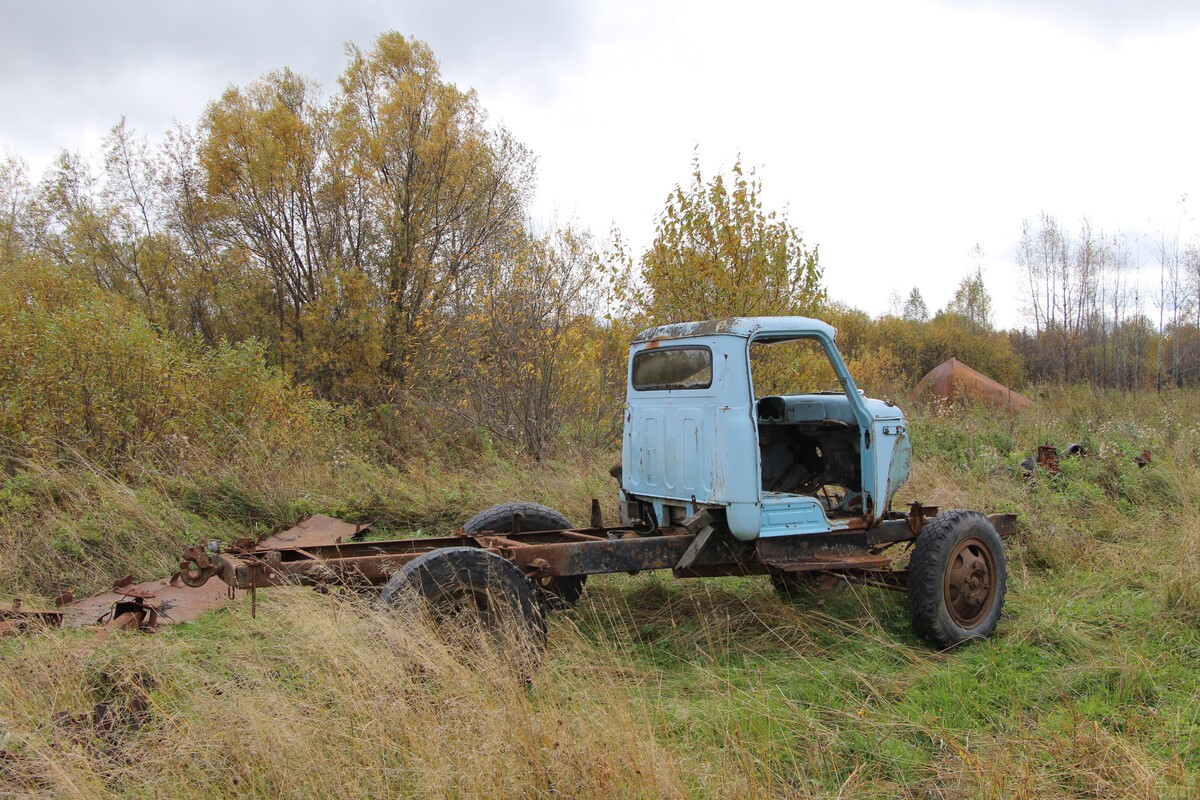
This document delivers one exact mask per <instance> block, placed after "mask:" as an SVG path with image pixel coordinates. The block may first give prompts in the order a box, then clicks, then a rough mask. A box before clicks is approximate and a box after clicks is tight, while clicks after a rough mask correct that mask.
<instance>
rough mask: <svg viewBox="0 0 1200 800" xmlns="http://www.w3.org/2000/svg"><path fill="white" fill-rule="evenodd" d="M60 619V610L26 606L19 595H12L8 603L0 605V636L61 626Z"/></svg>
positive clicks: (61, 614) (61, 615) (61, 617)
mask: <svg viewBox="0 0 1200 800" xmlns="http://www.w3.org/2000/svg"><path fill="white" fill-rule="evenodd" d="M62 621H63V613H62V612H61V611H45V610H42V609H38V608H26V607H25V605H24V604H23V603H22V602H21V598H19V597H14V598H13V601H12V603H11V604H9V605H0V636H17V635H19V634H23V633H32V632H34V631H40V630H45V629H46V628H58V627H61V626H62Z"/></svg>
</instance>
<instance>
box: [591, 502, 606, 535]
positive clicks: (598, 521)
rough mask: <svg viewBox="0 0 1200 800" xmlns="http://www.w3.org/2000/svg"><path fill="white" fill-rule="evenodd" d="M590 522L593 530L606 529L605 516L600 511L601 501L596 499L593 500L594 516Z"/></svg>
mask: <svg viewBox="0 0 1200 800" xmlns="http://www.w3.org/2000/svg"><path fill="white" fill-rule="evenodd" d="M590 521H591V525H592V527H593V528H603V527H604V514H603V513H602V512H601V511H600V501H599V500H597V499H596V498H595V497H593V498H592V516H591V520H590Z"/></svg>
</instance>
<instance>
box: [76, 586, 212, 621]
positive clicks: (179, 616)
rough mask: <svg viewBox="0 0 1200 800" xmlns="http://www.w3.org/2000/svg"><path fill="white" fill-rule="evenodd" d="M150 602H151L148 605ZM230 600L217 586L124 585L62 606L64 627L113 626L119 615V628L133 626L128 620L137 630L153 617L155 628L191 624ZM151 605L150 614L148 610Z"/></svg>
mask: <svg viewBox="0 0 1200 800" xmlns="http://www.w3.org/2000/svg"><path fill="white" fill-rule="evenodd" d="M150 601H152V602H150ZM228 601H229V591H228V589H227V587H226V586H225V585H224V584H220V583H216V584H213V585H211V586H205V587H202V588H192V587H189V586H184V585H178V584H172V582H171V580H170V579H166V580H159V581H147V582H145V583H138V584H126V585H125V586H121V587H118V588H116V589H114V591H111V592H105V593H104V594H99V595H96V596H95V597H85V598H83V599H81V600H76V601H74V602H72V603H70V604H68V605H66V606H64V607H63V613H64V624H65V625H67V626H69V627H82V626H85V625H93V624H95V623H96V622H97V620H103V624H107V625H110V626H113V625H115V623H116V620H117V619H118V618H120V617H122V615H126V614H128V615H130V616H126V617H125V618H124V620H123V621H122V623H121V624H122V625H132V620H131V618H130V617H133V618H139V619H137V622H138V624H137V627H138V628H142V627H143V625H142V623H143V621H145V620H146V619H147V618H148V617H150V616H153V617H154V621H153V623H152V624H154V625H173V624H175V623H179V622H193V621H195V620H197V619H199V618H200V615H201V614H203V613H204V612H206V611H209V610H211V609H214V608H217V607H219V606H221V605H223V604H225V603H226V602H228ZM145 606H153V612H154V613H153V614H151V613H150V609H149V608H144V607H145Z"/></svg>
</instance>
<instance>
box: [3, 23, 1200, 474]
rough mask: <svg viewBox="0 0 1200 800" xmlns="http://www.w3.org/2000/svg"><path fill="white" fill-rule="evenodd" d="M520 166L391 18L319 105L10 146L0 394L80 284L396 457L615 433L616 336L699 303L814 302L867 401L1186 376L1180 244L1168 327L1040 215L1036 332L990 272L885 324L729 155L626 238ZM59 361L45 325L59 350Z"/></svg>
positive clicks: (1034, 256) (280, 86)
mask: <svg viewBox="0 0 1200 800" xmlns="http://www.w3.org/2000/svg"><path fill="white" fill-rule="evenodd" d="M535 166H536V165H535V158H534V155H533V154H532V153H531V152H530V151H529V150H528V149H527V148H526V147H525V146H523V145H522V144H521V143H520V142H519V141H517V140H516V138H515V137H514V136H513V135H512V133H511V132H510V131H508V130H506V129H504V128H503V127H502V126H499V125H494V124H491V123H490V122H489V120H488V117H487V114H486V111H485V110H484V109H483V107H482V106H481V104H480V102H479V99H478V97H477V96H476V94H475V93H474V92H473V91H471V90H463V89H460V88H458V87H456V86H455V85H453V84H452V83H450V82H449V81H447V80H446V79H445V78H444V77H443V76H442V74H441V72H440V68H439V65H438V62H437V59H436V57H435V56H434V53H433V52H432V50H431V49H430V48H429V47H428V46H427V45H425V44H424V43H422V42H419V41H417V40H415V39H411V38H408V37H405V36H403V35H401V34H398V33H386V34H384V35H382V36H380V37H379V38H378V39H377V40H376V41H375V42H374V43H373V44H372V46H371V47H369V48H366V49H362V48H359V47H357V46H354V45H350V46H348V48H347V63H346V66H345V69H344V71H343V72H342V74H341V76H340V77H339V79H338V82H337V86H336V87H335V88H334V90H333V91H331V92H330V93H329V94H324V93H323V92H322V91H321V90H320V88H319V87H317V86H316V85H315V84H314V83H313V82H312V81H310V80H308V79H306V78H304V77H302V76H299V75H297V74H295V73H293V72H291V71H289V70H287V69H282V70H279V71H276V72H271V73H268V74H266V75H264V76H263V77H261V78H260V79H258V80H257V81H254V82H253V83H251V84H250V85H248V86H244V87H231V88H229V89H228V90H226V91H225V92H224V93H223V94H222V95H221V97H219V98H217V99H215V100H214V101H213V102H211V103H210V104H209V106H208V108H207V110H206V111H205V112H204V114H203V115H202V117H201V118H200V119H199V120H198V121H197V122H196V123H195V124H193V125H183V124H177V125H176V127H175V128H174V130H172V131H171V132H170V133H169V134H168V135H167V136H166V137H165V138H164V139H163V141H161V142H157V143H151V142H150V141H148V140H147V139H146V138H145V137H144V136H140V135H138V134H137V133H136V132H135V131H133V130H131V129H130V128H129V127H128V126H127V125H126V123H125V122H124V121H123V120H122V121H120V122H119V123H118V124H117V125H115V126H114V127H113V129H112V130H111V132H110V133H109V135H108V137H107V138H106V139H105V141H104V143H103V147H102V152H101V154H100V155H99V157H97V158H85V157H83V156H81V155H78V154H71V153H63V154H62V155H61V156H60V157H59V158H58V159H57V161H56V162H55V163H54V164H53V165H52V166H51V167H50V168H49V169H47V170H46V171H45V173H44V174H43V175H42V176H40V177H39V178H38V179H37V180H34V179H32V178H31V177H30V176H29V174H28V170H27V169H26V168H25V167H24V165H23V164H22V162H20V161H19V160H18V159H16V158H12V157H10V158H8V159H7V160H5V161H4V162H3V163H2V164H0V203H2V206H0V280H3V282H4V291H5V293H6V295H8V299H9V300H10V301H11V302H9V304H8V305H10V306H12V308H11V309H9V310H10V312H11V313H10V314H7V315H6V317H7V319H6V320H5V321H0V338H4V344H5V346H6V348H9V349H10V351H11V352H17V350H13V349H12V348H17V347H18V344H19V343H22V342H23V343H24V344H21V347H23V348H24V349H22V350H20V352H22V353H26V356H22V358H24V359H25V360H24V361H22V360H19V359H16V357H15V356H13V357H12V358H10V359H9V362H7V363H8V369H9V374H10V378H11V381H9V382H8V385H7V386H6V388H4V389H0V393H6V397H5V398H0V399H4V400H5V402H6V403H8V405H7V406H6V407H11V408H16V407H18V406H20V403H16V402H15V401H14V402H9V401H12V400H13V397H12V395H14V393H18V392H20V391H22V389H21V386H22V385H27V386H28V385H29V384H28V382H26V384H22V382H21V381H22V377H21V376H22V375H23V374H24V373H22V370H23V369H27V368H28V364H30V363H33V362H34V361H37V360H38V357H37V352H36V345H30V344H29V342H37V341H49V340H50V338H53V337H48V332H49V330H50V328H54V330H60V329H61V328H62V325H61V319H60V318H59V316H61V315H71V314H74V315H75V316H76V317H78V316H79V315H80V311H79V308H80V307H82V306H80V307H76V306H72V302H73V301H72V299H71V298H72V297H77V298H79V301H78V302H79V303H84V302H85V299H86V303H85V305H86V309H87V311H86V313H83V316H84V317H87V316H88V315H91V317H93V318H96V319H104V318H106V315H107V316H108V317H114V318H115V317H119V318H120V319H122V320H126V323H125V327H124V328H120V329H121V330H124V329H126V328H128V329H130V330H136V332H137V337H135V338H134V339H131V340H130V344H131V346H135V345H136V346H138V347H143V348H144V347H146V346H147V345H146V337H147V336H151V335H152V336H154V337H157V338H158V339H160V340H162V341H166V342H169V343H170V345H169V348H168V350H169V351H170V352H171V353H173V354H175V355H172V356H171V357H170V358H167V357H166V356H164V357H163V358H162V359H160V360H159V361H156V362H155V363H156V364H160V363H161V365H162V366H161V369H163V370H165V371H166V372H168V373H169V372H170V371H171V369H174V368H173V367H172V366H171V365H172V364H181V363H185V362H186V363H191V364H198V363H201V362H202V361H203V358H202V356H203V354H204V353H209V352H224V353H226V354H229V353H231V352H233V351H230V350H229V348H230V347H242V346H243V345H245V346H246V347H249V348H250V349H249V350H244V349H243V350H238V351H237V353H238V355H237V356H236V357H234V356H232V355H227V356H226V357H225V358H226V360H227V361H233V362H237V363H244V362H245V360H246V358H247V357H248V356H247V355H246V354H247V353H251V354H257V355H255V356H254V357H255V358H258V359H260V360H262V361H263V368H264V369H269V370H273V371H274V372H273V373H272V374H276V373H278V374H279V375H282V376H286V378H287V379H288V380H290V381H292V382H293V383H294V384H296V385H298V386H300V387H303V388H304V390H305V391H306V392H308V393H310V395H311V397H312V398H313V399H314V400H315V401H318V402H323V403H327V404H331V407H336V408H340V409H344V410H347V412H348V413H352V415H353V416H354V418H355V419H356V420H357V424H360V425H365V426H369V427H370V428H371V429H372V430H373V431H375V432H376V433H377V434H378V436H379V439H380V440H381V441H384V442H386V446H387V447H388V448H390V449H391V452H392V453H393V454H394V455H395V456H397V457H405V456H406V455H407V454H408V453H410V452H411V451H413V450H415V449H417V448H419V447H420V446H421V445H422V443H423V442H424V441H426V440H427V439H428V437H430V436H446V435H448V436H453V437H457V439H458V440H460V441H463V442H470V441H474V442H476V443H478V444H480V445H481V446H486V445H487V442H493V443H497V444H501V445H502V446H505V447H511V448H516V449H519V450H521V451H522V452H525V453H527V454H529V455H531V456H532V457H535V458H540V457H543V456H545V455H546V454H548V453H549V452H550V451H551V450H552V449H553V448H554V447H556V446H558V445H560V444H562V443H564V442H575V443H578V444H582V445H587V446H599V447H608V446H612V445H613V444H614V442H615V441H616V437H617V436H619V431H620V418H621V413H620V409H621V407H622V402H623V393H624V376H625V371H624V370H625V353H626V345H627V342H628V339H629V338H630V335H631V334H632V333H633V332H634V331H636V330H637V329H640V328H641V327H643V326H646V325H650V324H659V323H664V322H673V321H683V320H688V319H702V318H711V317H717V316H732V315H751V314H802V315H804V314H807V315H813V316H821V317H823V318H826V319H828V320H829V321H831V322H832V323H833V324H834V325H836V326H837V327H838V328H839V331H840V334H839V336H840V344H841V346H842V348H843V349H844V351H845V354H846V356H847V358H848V360H849V361H850V364H851V368H852V369H853V370H854V371H855V374H856V377H857V378H858V379H859V381H860V383H861V385H863V386H864V387H865V388H867V389H868V390H871V391H874V392H877V393H887V394H896V393H899V392H902V391H904V390H905V389H907V387H909V386H911V385H912V383H914V382H915V381H916V379H917V378H919V377H920V376H921V375H922V374H923V373H924V372H925V371H927V370H928V369H930V368H932V367H933V366H935V365H936V364H937V363H940V362H941V361H942V360H945V359H946V358H949V357H950V356H951V355H956V356H957V357H959V358H960V359H961V360H963V361H966V362H967V363H970V364H972V365H973V366H975V367H976V368H978V369H980V370H982V371H984V372H987V373H988V374H991V375H992V376H993V377H995V378H996V379H998V380H1001V381H1004V382H1007V383H1009V384H1011V385H1014V386H1020V385H1021V384H1022V383H1024V381H1025V380H1026V379H1027V377H1028V378H1032V379H1034V380H1062V381H1074V380H1090V381H1092V382H1093V383H1094V384H1095V385H1105V386H1124V387H1127V388H1136V387H1140V386H1144V385H1145V383H1144V378H1145V372H1146V369H1147V368H1148V365H1149V364H1151V363H1157V364H1158V366H1159V367H1160V368H1161V370H1162V374H1163V375H1165V376H1166V379H1168V380H1172V381H1175V382H1178V383H1180V384H1183V383H1188V382H1190V381H1191V380H1193V379H1194V377H1193V376H1194V375H1195V374H1196V372H1197V370H1196V369H1194V368H1193V367H1192V366H1190V365H1191V363H1192V360H1193V350H1194V347H1193V344H1194V343H1195V342H1197V341H1200V337H1198V336H1196V330H1197V325H1198V323H1200V303H1196V302H1194V300H1195V298H1197V297H1198V296H1200V291H1195V290H1196V286H1195V285H1194V284H1192V283H1189V282H1188V281H1189V280H1192V278H1191V277H1189V276H1191V275H1192V274H1193V273H1192V272H1189V270H1193V269H1194V265H1193V263H1192V261H1189V259H1190V258H1192V255H1190V253H1191V251H1188V250H1187V249H1182V250H1181V251H1180V252H1179V253H1178V254H1177V255H1178V258H1177V261H1176V262H1174V263H1176V266H1175V267H1173V269H1174V271H1168V272H1165V273H1164V286H1165V287H1175V288H1171V290H1170V291H1171V292H1173V293H1165V294H1164V295H1163V296H1164V297H1170V298H1171V301H1170V303H1167V304H1164V306H1163V309H1164V313H1165V314H1166V317H1165V320H1166V322H1165V323H1164V325H1160V326H1159V327H1158V328H1157V329H1156V328H1154V327H1153V326H1151V325H1149V323H1148V320H1147V319H1146V318H1145V316H1144V315H1142V314H1140V313H1139V311H1138V306H1137V305H1136V303H1135V304H1132V305H1131V304H1130V302H1129V292H1130V291H1131V286H1132V284H1131V283H1130V281H1129V278H1128V258H1127V254H1124V253H1123V251H1121V250H1120V249H1119V248H1117V249H1115V250H1114V249H1113V246H1110V245H1109V244H1107V243H1106V242H1107V240H1104V239H1103V237H1100V236H1099V235H1096V236H1092V235H1091V234H1090V232H1085V233H1084V234H1081V237H1080V238H1077V239H1071V238H1070V237H1067V236H1066V234H1065V233H1064V232H1063V231H1062V229H1061V227H1060V226H1058V224H1057V223H1056V222H1055V221H1054V220H1052V219H1051V218H1048V217H1044V218H1043V220H1042V224H1041V225H1040V226H1036V225H1035V226H1030V225H1027V226H1026V230H1025V236H1024V237H1023V239H1022V245H1021V253H1020V258H1021V265H1022V267H1023V268H1024V269H1025V270H1026V271H1027V274H1028V277H1029V286H1030V288H1029V299H1030V306H1031V320H1032V323H1033V329H1032V331H1024V332H999V331H996V330H994V328H993V325H992V320H991V300H990V298H989V296H988V293H987V289H986V286H985V285H984V283H983V277H982V273H981V271H980V270H979V269H978V267H976V268H975V269H974V270H968V272H967V275H966V277H965V278H964V279H963V281H962V283H961V285H960V286H959V289H958V292H957V293H956V294H955V298H954V300H953V301H952V302H951V303H950V304H949V305H948V306H947V307H946V308H945V309H943V310H940V311H938V312H937V313H936V314H933V315H930V313H929V311H928V309H926V308H925V307H924V302H923V300H922V299H921V298H920V294H919V291H918V290H916V289H914V290H913V293H912V294H911V295H910V297H909V298H908V301H907V302H904V303H903V304H902V305H901V304H898V305H900V307H898V308H897V309H896V313H895V314H889V315H884V316H883V317H880V318H878V319H872V318H870V317H869V316H867V315H866V314H864V313H862V312H861V311H858V310H856V309H852V308H848V307H845V306H842V305H840V304H837V303H833V302H830V301H829V299H828V298H827V296H826V294H825V291H824V288H823V277H824V275H823V267H822V265H821V264H820V259H819V249H818V248H817V247H816V246H815V245H813V244H810V243H807V242H805V241H804V239H803V237H802V236H801V235H800V233H799V231H798V230H797V229H796V228H795V227H794V226H793V225H792V223H791V222H790V221H789V220H788V219H787V217H786V216H785V215H783V214H781V213H779V212H776V211H773V210H770V209H765V208H764V207H763V205H762V202H761V199H760V198H761V180H760V178H759V177H758V176H757V175H756V174H755V172H754V171H753V170H748V169H744V168H743V167H742V165H741V163H740V161H738V162H736V163H735V164H734V165H733V167H732V168H731V169H730V170H729V172H728V173H727V174H720V173H718V174H716V175H706V174H705V173H704V171H703V170H702V168H701V165H700V164H699V161H698V159H695V160H694V161H693V169H692V174H691V175H690V176H689V179H688V180H687V181H683V182H681V183H680V184H679V185H677V186H676V187H674V189H673V190H672V191H671V192H670V193H669V194H668V196H667V200H666V203H665V204H664V208H663V211H662V212H661V214H660V215H659V218H658V221H657V227H656V236H655V239H654V241H653V242H652V244H651V245H650V246H649V247H648V248H647V250H646V251H645V252H643V253H638V254H634V253H632V252H630V250H629V248H628V247H627V246H626V245H625V244H624V242H623V241H622V239H621V236H620V234H619V232H617V231H613V232H610V234H609V235H608V236H607V237H606V238H605V239H603V240H600V239H598V238H597V237H596V236H595V235H594V234H593V233H592V232H590V231H587V230H583V229H581V228H579V227H578V226H575V225H571V224H560V223H550V224H547V223H545V222H542V221H539V220H537V219H535V217H534V215H533V214H532V213H531V210H530V208H531V197H532V193H533V189H534V182H535V180H536V168H535ZM1196 274H1197V275H1200V272H1197V273H1196ZM83 286H86V287H88V289H87V291H83V290H82V289H80V288H79V287H83ZM64 287H74V288H73V289H70V290H67V289H64ZM1188 287H1191V290H1192V293H1191V294H1189V293H1188V292H1187V291H1185V289H1186V288H1188ZM1164 292H1166V290H1165V289H1164ZM97 293H99V294H97ZM103 298H111V302H109V303H107V304H106V303H105V302H104V301H103ZM14 315H15V316H14ZM56 315H59V316H56ZM131 317H136V318H137V320H140V322H138V323H137V324H132V326H131V324H129V323H128V320H129V318H131ZM109 322H110V323H113V324H114V325H115V324H116V322H117V320H116V319H109ZM80 324H82V323H80ZM47 326H49V327H47ZM54 326H58V327H57V328H56V327H54ZM118 327H119V326H118ZM1158 330H1162V331H1165V333H1163V334H1159V333H1157V331H1158ZM39 336H40V337H42V338H41V339H39V338H38V337H39ZM139 342H140V343H141V344H138V343H139ZM97 346H99V345H98V344H97ZM30 347H33V350H30ZM1155 347H1158V348H1159V349H1158V350H1155ZM18 349H19V348H18ZM110 350H111V348H110ZM69 351H70V348H69V347H66V346H64V345H63V343H62V342H61V341H59V345H58V349H57V350H55V351H54V355H53V357H55V358H66V357H67V355H66V354H67V353H68V352H69ZM105 352H108V355H107V356H105V357H106V358H110V359H111V358H115V357H116V356H115V355H114V354H113V353H112V352H109V351H105ZM164 352H166V351H164ZM29 353H33V355H29ZM188 353H191V354H195V358H194V359H193V360H192V361H187V358H186V357H185V354H188ZM10 354H11V353H10ZM43 355H44V356H46V357H47V358H48V357H50V355H49V354H43ZM81 357H84V358H86V357H87V354H86V352H84V353H82V355H81ZM1154 358H1157V359H1158V361H1157V362H1154V361H1152V360H1151V361H1148V360H1147V359H1154ZM180 359H182V360H180ZM197 359H199V360H197ZM223 363H224V362H223ZM126 368H128V371H129V372H130V375H134V374H142V373H138V372H137V369H134V367H132V366H129V365H124V366H122V367H121V369H122V370H126ZM140 369H143V372H144V368H140ZM176 371H178V370H176ZM122 374H124V372H122ZM43 378H45V376H44V375H43ZM46 380H49V379H48V378H46ZM131 380H132V378H131ZM271 380H275V379H274V378H272V379H271ZM122 385H125V384H122ZM130 385H132V384H130ZM221 385H224V384H223V383H222V384H221ZM130 391H132V390H130ZM18 399H19V398H18ZM64 402H66V401H64ZM79 402H80V403H83V402H84V401H83V400H82V399H80V400H79ZM87 402H88V403H93V404H94V402H95V401H94V398H93V399H90V400H88V401H87ZM214 402H215V401H214ZM21 407H24V406H21ZM80 407H81V408H82V407H83V406H82V405H81V406H80ZM121 407H122V408H124V406H121ZM138 407H140V406H138ZM30 408H32V406H30ZM89 408H91V406H89ZM92 411H93V412H94V408H92ZM30 413H32V412H30ZM81 413H82V412H81ZM92 416H93V417H94V418H95V419H100V417H98V416H96V415H95V414H94V413H93V414H92ZM109 416H110V417H111V416H112V415H109ZM135 416H136V415H135ZM0 423H3V420H0ZM22 424H26V423H20V424H18V423H12V424H10V425H9V428H8V430H9V431H10V432H11V431H19V430H20V429H21V425H22ZM28 424H32V423H28ZM116 427H120V426H119V425H117V426H116ZM12 435H16V434H12Z"/></svg>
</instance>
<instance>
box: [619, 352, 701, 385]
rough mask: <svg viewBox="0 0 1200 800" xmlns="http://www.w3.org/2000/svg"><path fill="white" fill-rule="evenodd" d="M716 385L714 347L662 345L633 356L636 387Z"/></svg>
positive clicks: (634, 383)
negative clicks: (714, 379) (713, 377)
mask: <svg viewBox="0 0 1200 800" xmlns="http://www.w3.org/2000/svg"><path fill="white" fill-rule="evenodd" d="M710 386H712V350H710V349H708V348H707V347H659V348H655V349H654V350H643V351H641V352H640V353H638V354H637V355H635V356H634V357H633V388H634V389H637V390H638V391H640V392H646V391H653V390H656V389H660V390H661V389H707V388H708V387H710Z"/></svg>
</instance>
